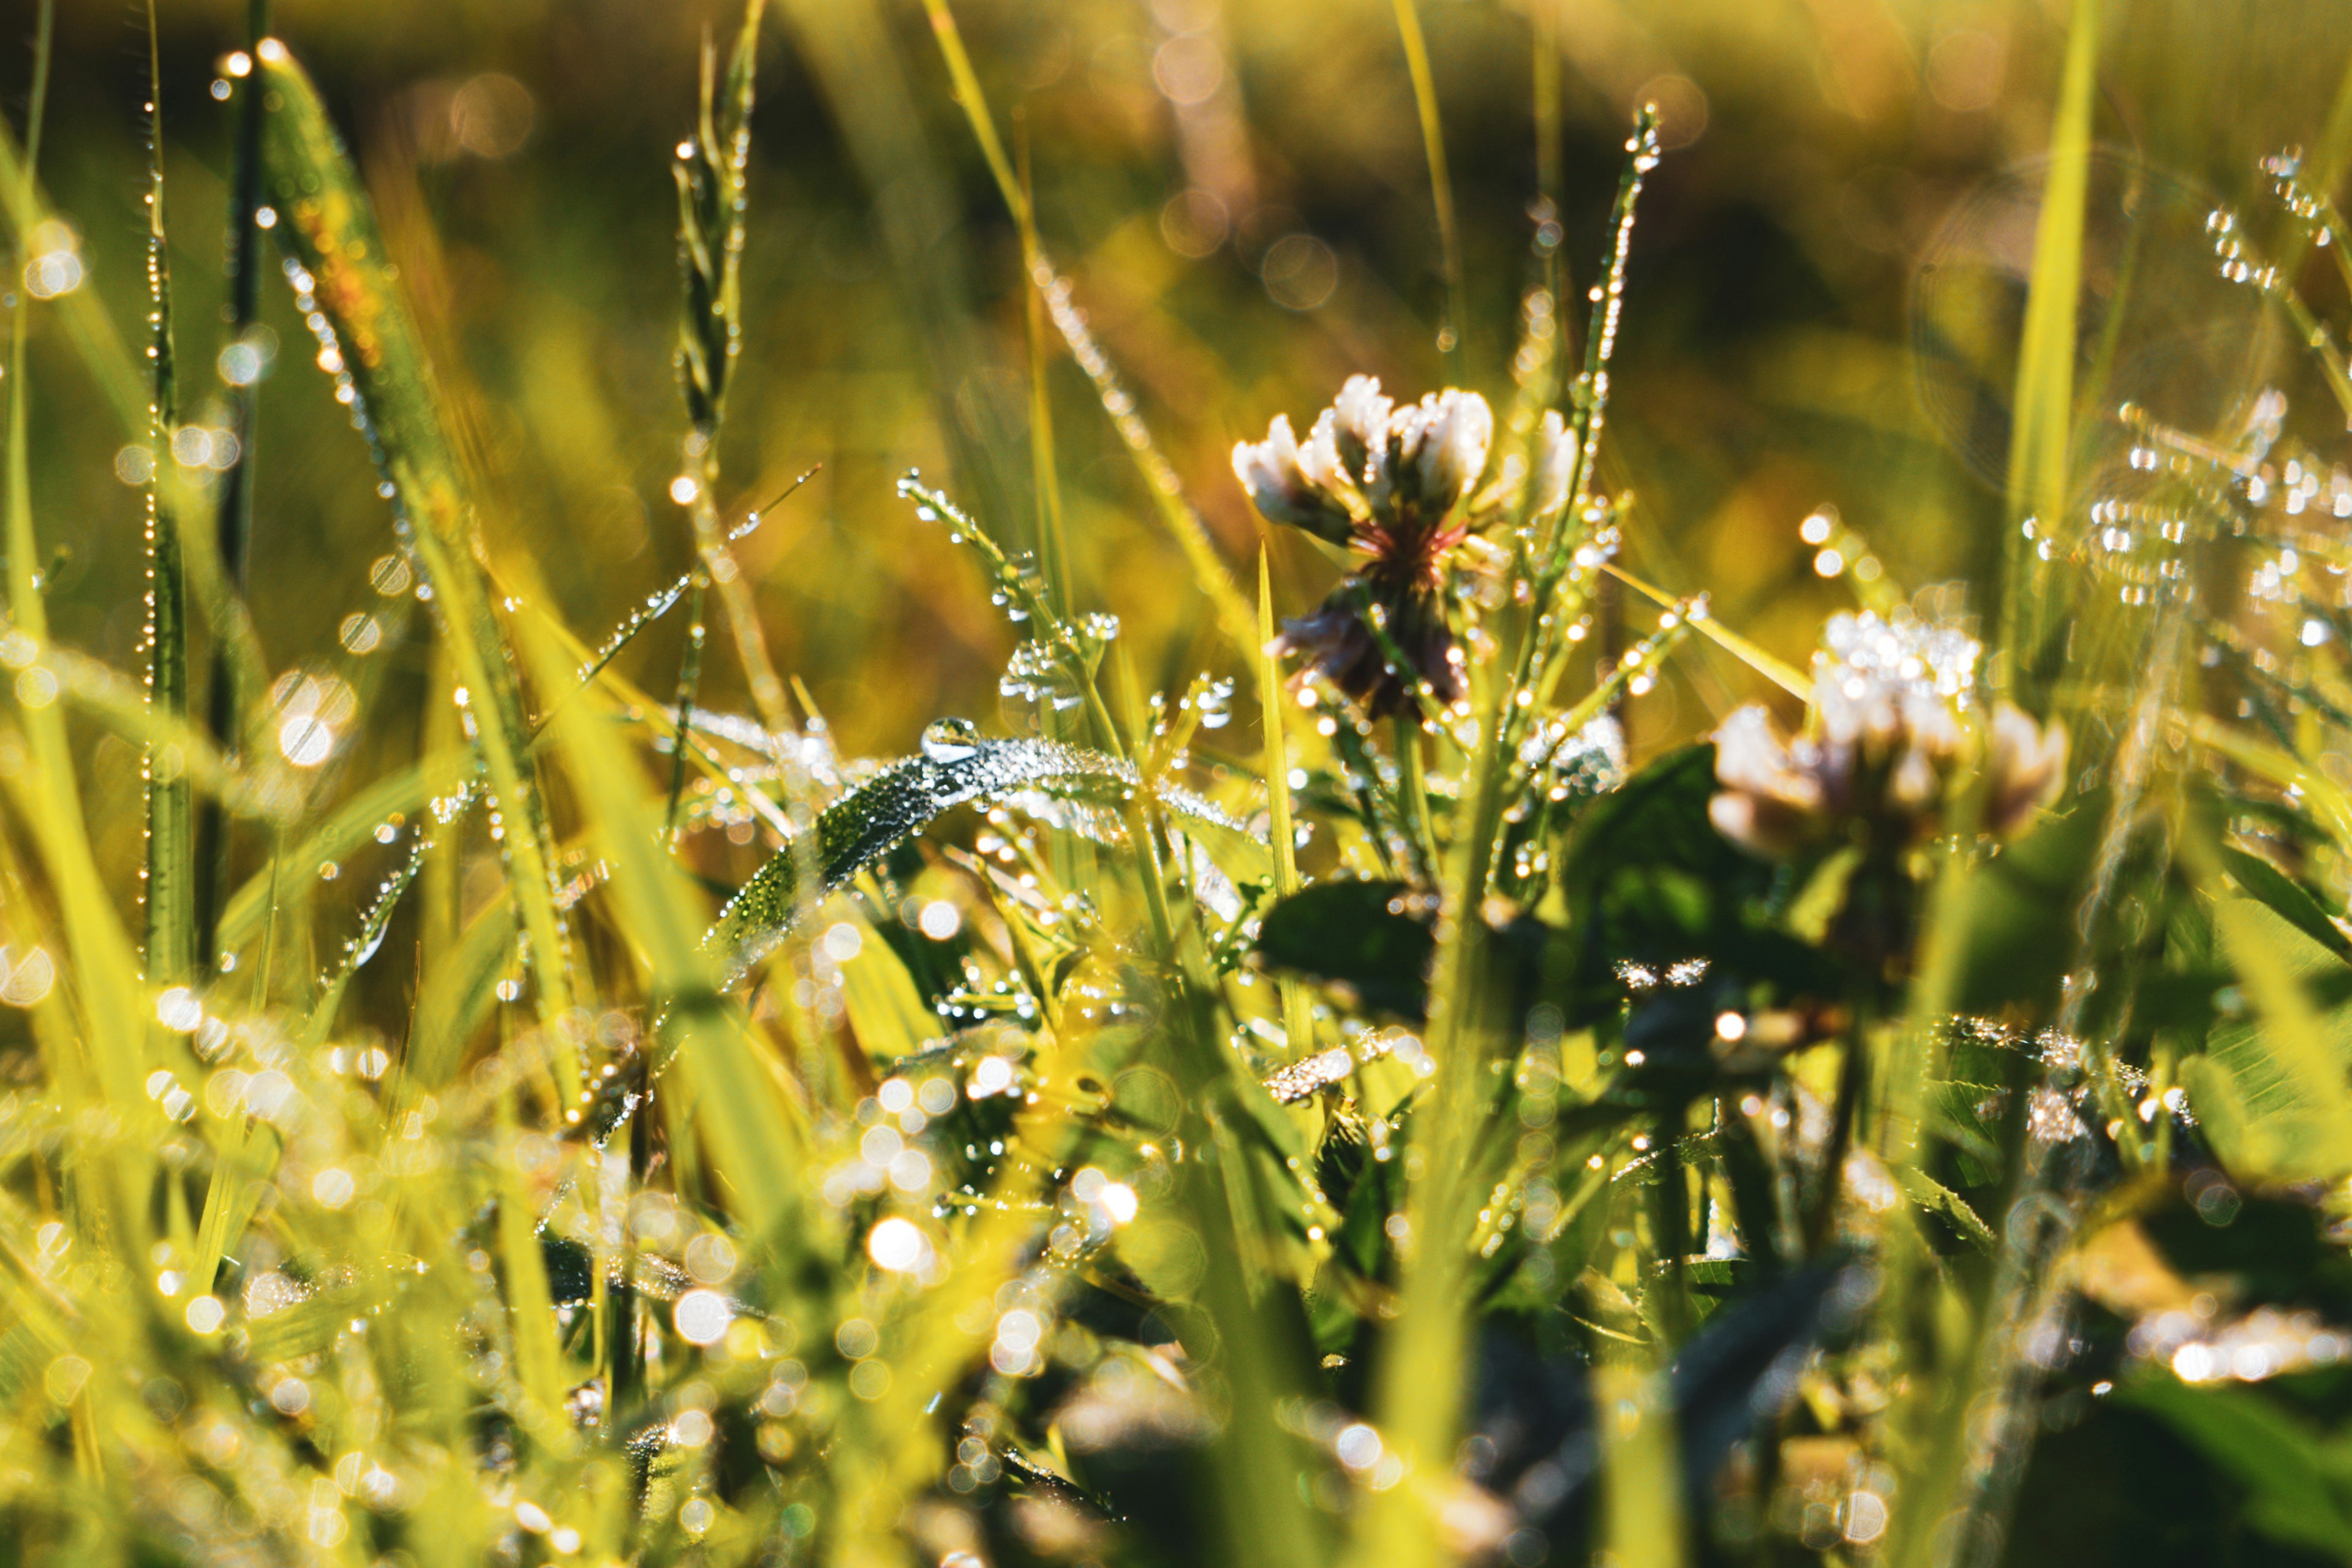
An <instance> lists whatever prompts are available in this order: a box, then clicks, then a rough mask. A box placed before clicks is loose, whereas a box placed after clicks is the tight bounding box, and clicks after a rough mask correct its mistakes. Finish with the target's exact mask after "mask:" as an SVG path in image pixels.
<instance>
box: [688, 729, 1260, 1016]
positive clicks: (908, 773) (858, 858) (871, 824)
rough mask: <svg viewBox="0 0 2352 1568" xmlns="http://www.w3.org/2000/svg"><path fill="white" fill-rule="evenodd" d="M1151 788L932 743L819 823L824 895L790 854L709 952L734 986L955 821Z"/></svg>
mask: <svg viewBox="0 0 2352 1568" xmlns="http://www.w3.org/2000/svg"><path fill="white" fill-rule="evenodd" d="M1140 788H1141V784H1140V782H1139V778H1138V776H1137V774H1136V772H1135V770H1134V768H1133V767H1131V766H1130V765H1129V764H1128V763H1122V762H1119V761H1117V760H1115V759H1113V758H1110V757H1106V756H1104V755H1102V754H1101V753H1100V752H1088V751H1084V750H1081V749H1080V748H1078V747H1076V746H1064V745H1059V744H1056V743H1055V742H1051V741H982V740H979V739H976V738H975V739H970V740H962V739H960V740H958V741H957V742H954V744H953V745H952V747H950V746H949V745H948V744H947V743H945V742H940V743H936V744H933V745H930V746H927V747H926V748H925V754H924V755H922V756H919V757H909V758H908V759H907V760H906V761H904V762H901V763H895V764H893V765H892V766H890V767H888V768H887V769H885V770H884V771H883V772H882V773H879V774H878V775H877V776H876V777H875V778H873V779H871V780H870V781H868V782H867V783H866V784H863V785H861V786H860V787H859V788H857V789H856V790H854V791H852V792H851V793H850V794H849V795H846V796H845V797H844V798H843V799H841V800H840V801H837V802H835V804H834V805H831V806H829V807H827V808H826V809H825V811H824V815H822V816H819V817H818V818H817V821H816V826H815V829H814V832H815V836H816V853H815V856H814V871H815V880H814V886H811V885H809V882H808V880H807V875H808V874H807V872H805V871H804V870H803V866H802V861H803V851H802V850H801V849H800V848H799V847H796V846H793V845H787V846H785V847H783V848H782V849H780V850H778V851H777V852H776V853H775V854H774V855H772V856H771V857H770V858H769V859H768V861H767V863H766V864H765V865H763V866H761V868H760V869H759V871H758V872H757V873H755V874H754V875H753V876H752V878H751V880H750V881H748V882H746V883H744V884H743V887H742V889H741V890H740V891H739V892H738V893H737V894H736V895H735V897H734V898H733V899H732V900H730V901H729V903H728V905H727V907H726V908H725V909H724V910H720V911H719V921H718V923H717V924H715V925H713V926H712V927H711V928H710V931H709V935H708V936H707V937H706V938H705V939H704V942H705V945H706V946H708V947H709V949H710V950H711V951H712V952H714V953H716V954H718V955H719V957H720V958H721V960H722V961H723V963H724V966H725V970H726V976H727V982H728V984H733V983H734V982H735V981H736V980H738V979H740V978H741V977H742V975H743V974H744V973H747V972H748V971H749V970H750V969H751V966H752V965H753V964H755V963H759V962H760V960H761V959H762V958H764V957H766V956H767V955H768V954H769V953H771V952H774V951H775V949H776V947H777V945H778V944H779V943H780V942H782V941H783V939H784V937H785V935H786V933H787V932H789V931H791V930H792V928H793V924H794V923H795V922H796V921H799V920H800V919H801V918H802V917H803V915H804V914H806V913H807V911H808V910H811V909H813V908H814V907H815V905H816V904H817V903H818V902H819V901H821V900H823V899H824V896H825V895H827V894H829V893H832V892H835V891H836V890H837V889H840V888H841V887H843V886H844V885H845V884H846V883H847V882H848V881H849V879H851V878H853V877H855V876H856V874H857V873H858V872H859V871H861V870H863V869H864V868H866V867H867V866H870V865H872V864H873V863H874V862H875V861H877V860H878V859H880V858H882V857H883V856H884V855H887V853H889V852H890V851H891V850H892V849H894V848H896V847H898V845H900V844H902V843H904V842H905V841H906V840H907V839H908V837H911V836H912V835H913V834H915V833H916V832H918V831H919V830H920V829H921V828H922V827H923V826H925V825H926V824H928V823H929V822H930V821H932V820H933V819H934V818H936V817H938V816H940V815H941V814H942V813H944V812H947V811H950V810H952V809H954V808H955V807H957V806H959V805H972V804H976V803H984V804H995V803H1000V802H1006V801H1012V802H1014V803H1016V804H1017V803H1019V802H1020V800H1021V799H1022V797H1024V796H1041V797H1044V798H1045V799H1046V800H1049V801H1052V802H1055V803H1060V804H1063V805H1068V806H1070V807H1073V808H1083V809H1085V810H1087V811H1089V812H1091V813H1094V814H1096V815H1097V816H1103V817H1109V818H1113V819H1116V818H1117V817H1118V816H1119V814H1120V813H1122V812H1123V811H1125V810H1126V809H1127V807H1128V805H1130V804H1131V799H1130V797H1131V796H1133V795H1135V794H1136V792H1137V791H1139V789H1140ZM1156 793H1157V798H1158V802H1159V805H1160V810H1161V811H1162V812H1163V813H1164V814H1165V815H1166V816H1169V817H1170V818H1171V819H1172V821H1173V823H1174V826H1177V827H1179V828H1181V830H1182V831H1183V832H1184V833H1186V834H1187V835H1189V836H1191V837H1192V838H1193V839H1194V840H1195V841H1196V842H1198V843H1199V844H1200V845H1201V846H1202V848H1204V849H1206V850H1207V851H1208V852H1209V854H1210V856H1211V858H1213V859H1215V860H1217V861H1218V862H1219V863H1220V864H1221V865H1223V866H1224V867H1225V868H1227V874H1228V875H1232V876H1244V877H1245V876H1264V875H1266V874H1267V873H1268V872H1269V871H1270V870H1271V868H1272V862H1271V858H1270V854H1269V849H1268V847H1267V846H1266V845H1265V843H1264V842H1262V841H1261V840H1260V839H1259V838H1258V837H1256V835H1255V834H1253V833H1251V832H1250V831H1249V830H1248V829H1247V828H1245V827H1243V826H1241V825H1240V824H1239V823H1236V822H1234V820H1233V819H1232V818H1230V817H1228V816H1225V814H1224V813H1223V812H1222V811H1220V810H1218V809H1217V808H1216V807H1215V806H1213V805H1210V804H1209V803H1208V802H1207V801H1204V800H1202V799H1200V798H1199V797H1197V796H1194V795H1190V794H1189V793H1188V792H1186V791H1183V790H1181V789H1175V788H1171V786H1169V785H1167V784H1161V785H1160V786H1159V787H1158V790H1157V792H1156Z"/></svg>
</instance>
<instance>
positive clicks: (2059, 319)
mask: <svg viewBox="0 0 2352 1568" xmlns="http://www.w3.org/2000/svg"><path fill="white" fill-rule="evenodd" d="M2098 56H2099V7H2098V0H2074V10H2073V19H2072V21H2071V22H2070V24H2069V26H2068V28H2067V37H2066V62H2065V66H2064V68H2063V73H2062V75H2061V77H2060V83H2059V89H2058V110H2057V118H2056V122H2055V123H2054V124H2053V127H2052V130H2051V137H2050V142H2051V147H2050V172H2049V174H2048V177H2047V179H2046V181H2045V183H2044V184H2043V186H2042V214H2041V217H2040V219H2039V221H2038V223H2037V224H2036V226H2035V228H2034V235H2033V268H2032V275H2031V279H2030V282H2029V285H2028V289H2027V293H2026V301H2025V326H2024V333H2023V339H2022V342H2021V343H2020V345H2019V351H2018V358H2017V389H2016V394H2015V396H2014V397H2013V399H2012V400H2011V407H2012V411H2013V421H2012V424H2011V437H2010V450H2009V517H2010V521H2011V525H2012V526H2011V528H2010V529H2009V530H2008V531H2007V534H2006V538H2007V540H2008V574H2007V581H2006V582H2005V583H2003V584H2002V592H2001V628H2002V637H2001V647H2002V648H2003V650H2004V651H2006V652H2007V653H2008V654H2009V656H2010V657H2009V658H2008V659H2007V660H2006V661H2004V663H2005V666H2006V668H2007V669H2008V672H2009V675H2010V678H2011V679H2012V680H2013V679H2017V678H2019V677H2020V676H2021V675H2022V674H2023V671H2021V670H2020V669H2019V668H2017V663H2018V660H2019V659H2020V658H2023V657H2026V656H2027V654H2028V653H2029V651H2030V647H2031V644H2032V639H2034V638H2035V637H2038V636H2039V635H2040V629H2041V627H2040V616H2041V600H2042V574H2041V571H2040V567H2041V562H2040V560H2039V558H2038V557H2037V556H2035V554H2034V553H2033V552H2032V548H2031V547H2030V545H2029V543H2028V542H2027V540H2026V538H2025V535H2024V533H2023V531H2022V530H2021V527H2020V526H2017V525H2019V524H2021V523H2022V521H2023V520H2025V519H2026V518H2029V517H2032V518H2038V519H2040V520H2041V523H2042V527H2043V528H2045V529H2047V528H2052V527H2055V526H2057V524H2058V521H2060V519H2062V518H2063V515H2064V513H2065V510H2066V504H2067V486H2068V452H2069V447H2071V445H2072V443H2073V440H2074V357H2075V353H2076V348H2075V341H2074V334H2075V310H2076V307H2077V305H2078V303H2079V300H2080V296H2081V293H2082V287H2083V214H2084V205H2085V204H2086V203H2087V201H2088V199H2089V195H2090V169H2091V115H2092V110H2093V107H2094V105H2095V89H2096V71H2097V67H2098Z"/></svg>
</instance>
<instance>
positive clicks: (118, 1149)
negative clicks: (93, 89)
mask: <svg viewBox="0 0 2352 1568" xmlns="http://www.w3.org/2000/svg"><path fill="white" fill-rule="evenodd" d="M43 15H44V17H45V18H46V17H47V15H48V13H47V11H46V9H45V11H44V13H43ZM47 37H48V33H47V22H46V21H45V22H44V26H43V30H42V34H41V39H42V43H43V44H44V45H46V43H47ZM35 73H36V74H35V81H36V86H35V91H34V114H33V117H32V124H33V130H32V131H31V132H28V134H27V137H26V141H27V143H28V144H30V145H33V146H37V144H38V138H39V119H40V115H39V110H40V99H41V98H42V96H43V94H44V93H45V91H46V82H47V50H46V47H44V48H42V49H41V50H39V51H38V52H37V54H36V57H35ZM30 163H31V160H30V158H29V157H28V158H27V159H26V165H25V166H24V168H23V169H22V179H23V180H25V181H29V180H30V178H31V174H32V170H31V167H30ZM32 313H33V300H32V293H31V290H30V289H21V288H20V289H17V290H16V295H15V304H14V307H13V310H12V311H11V316H12V320H11V323H10V325H11V332H10V342H9V350H8V363H7V375H6V382H7V385H6V387H5V393H6V397H7V413H6V418H7V426H6V435H5V457H0V462H5V476H0V485H5V540H6V547H7V579H6V588H7V605H8V617H9V622H10V630H11V631H13V632H15V633H17V634H21V635H22V636H24V637H28V638H30V639H31V640H32V641H33V643H34V644H36V645H38V644H40V643H43V642H46V641H47V638H48V608H47V604H46V602H45V601H44V599H43V597H42V593H41V585H40V580H39V569H38V563H39V561H40V559H41V557H40V553H39V544H38V542H37V537H36V534H35V531H34V521H33V500H32V478H31V472H30V456H29V450H28V448H29V445H30V436H29V429H28V419H29V415H30V392H31V389H30V387H29V386H28V385H27V384H26V374H25V370H26V354H25V346H26V337H27V335H28V331H29V328H30V326H31V321H32ZM54 697H55V693H54V689H51V690H50V691H48V692H47V693H44V692H42V691H41V690H40V689H39V688H38V686H37V683H36V684H35V686H34V687H33V689H30V690H28V689H26V688H25V687H24V686H23V685H22V684H21V683H20V684H19V686H18V689H17V691H16V704H15V706H16V712H17V717H18V722H19V723H21V724H22V726H23V741H22V742H21V744H20V745H17V746H16V747H14V748H13V749H15V750H16V751H17V752H18V753H19V755H18V758H17V760H16V766H14V767H13V768H0V784H5V788H6V792H7V797H8V801H9V804H10V805H12V806H14V807H15V809H16V813H17V814H18V816H19V817H20V818H21V819H22V821H23V823H24V825H25V827H26V836H27V837H28V838H29V839H30V840H31V842H32V844H33V847H34V849H35V851H36V853H37V856H38V857H39V859H40V863H41V868H42V870H43V872H44V873H45V874H46V876H47V879H48V882H49V886H50V891H51V896H52V897H53V899H54V900H55V902H56V905H57V909H58V921H59V925H60V928H61V930H62V932H63V934H64V937H65V943H66V951H65V952H64V953H63V954H61V955H60V956H61V958H62V960H63V963H62V964H61V968H62V969H63V970H64V972H65V974H66V977H67V979H68V984H69V985H70V987H71V989H72V992H73V994H74V995H75V996H76V997H77V998H78V1001H79V1007H78V1009H77V1011H78V1013H79V1018H80V1022H81V1028H82V1039H81V1045H82V1048H83V1049H84V1050H85V1051H86V1052H87V1053H88V1054H89V1058H90V1059H91V1061H92V1063H93V1065H94V1067H95V1068H96V1078H97V1081H98V1087H99V1089H100V1093H101V1094H102V1095H103V1096H104V1097H105V1099H106V1100H107V1102H108V1106H109V1109H110V1110H111V1111H112V1112H113V1113H114V1114H115V1115H117V1116H119V1117H121V1118H123V1119H125V1121H127V1123H128V1124H129V1126H130V1127H131V1128H133V1129H136V1128H140V1127H142V1126H143V1125H144V1124H145V1123H146V1122H147V1121H149V1120H150V1119H152V1117H153V1115H154V1112H153V1110H152V1105H151V1104H150V1102H149V1101H148V1100H147V1099H146V1097H145V1095H144V1094H143V1092H142V1079H143V1077H144V1074H143V1070H142V1069H143V1067H144V1064H145V1058H146V1039H145V1024H144V1015H145V1007H144V1005H143V994H144V993H143V990H142V986H141V984H140V983H139V964H138V960H137V956H136V954H135V952H134V951H133V949H132V946H131V942H130V940H129V938H128V936H127V935H126V934H125V932H124V931H123V930H122V926H121V921H120V920H119V919H118V917H117V915H116V913H115V909H114V904H113V900H112V898H111V896H110V894H109V892H108V890H107V887H106V883H105V879H104V878H103V877H102V876H101V874H100V870H99V867H98V862H97V858H96V854H95V851H94V850H93V848H92V845H91V840H90V835H89V823H88V821H87V819H86V817H85V816H84V813H83V810H82V799H81V793H80V787H79V783H78V781H77V779H76V777H75V769H74V763H73V752H72V748H71V745H70V743H69V742H68V737H67V734H66V726H65V715H64V710H62V709H61V708H60V707H59V706H58V703H57V702H56V700H54ZM36 699H38V700H36ZM87 1157H88V1158H89V1159H91V1160H92V1162H93V1163H97V1164H98V1165H99V1168H98V1169H95V1170H93V1171H91V1173H90V1175H91V1177H92V1178H93V1189H94V1191H95V1192H96V1193H97V1194H102V1201H109V1202H110V1205H111V1206H112V1207H113V1209H114V1210H115V1212H114V1214H113V1215H112V1223H113V1224H114V1225H115V1226H116V1227H117V1239H118V1244H119V1245H121V1246H123V1247H126V1248H127V1249H129V1250H130V1254H131V1256H133V1257H138V1256H142V1255H143V1250H144V1240H145V1236H146V1232H147V1228H148V1226H147V1210H146V1197H147V1187H148V1175H149V1173H150V1171H151V1170H152V1150H151V1148H150V1146H149V1145H148V1144H147V1143H146V1142H145V1140H143V1139H141V1138H138V1137H125V1138H122V1139H120V1140H117V1141H114V1142H111V1143H110V1144H109V1145H107V1146H105V1147H104V1148H102V1149H96V1150H91V1151H89V1152H88V1155H87Z"/></svg>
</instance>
